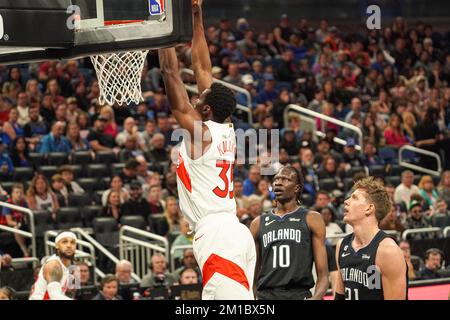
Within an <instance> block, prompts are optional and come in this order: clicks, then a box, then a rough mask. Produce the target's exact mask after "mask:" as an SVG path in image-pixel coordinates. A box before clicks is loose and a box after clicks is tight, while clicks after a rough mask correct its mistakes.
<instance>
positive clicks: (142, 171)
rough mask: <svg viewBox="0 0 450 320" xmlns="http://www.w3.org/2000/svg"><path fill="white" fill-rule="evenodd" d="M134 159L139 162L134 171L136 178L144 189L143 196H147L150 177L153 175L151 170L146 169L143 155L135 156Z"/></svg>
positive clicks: (146, 165) (146, 164)
mask: <svg viewBox="0 0 450 320" xmlns="http://www.w3.org/2000/svg"><path fill="white" fill-rule="evenodd" d="M136 160H137V162H139V166H138V168H137V172H136V180H137V181H139V182H140V183H141V185H142V188H143V191H144V197H145V198H147V195H148V188H149V186H150V179H151V177H152V175H153V172H152V171H150V170H148V163H147V160H145V157H144V156H137V157H136Z"/></svg>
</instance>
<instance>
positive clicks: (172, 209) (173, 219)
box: [164, 197, 182, 233]
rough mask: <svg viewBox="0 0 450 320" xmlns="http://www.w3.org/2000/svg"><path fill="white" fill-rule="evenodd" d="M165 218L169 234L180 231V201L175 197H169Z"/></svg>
mask: <svg viewBox="0 0 450 320" xmlns="http://www.w3.org/2000/svg"><path fill="white" fill-rule="evenodd" d="M164 217H165V218H166V221H167V224H168V227H169V233H172V232H179V231H180V224H181V220H182V217H181V212H180V208H179V207H178V200H177V199H176V198H175V197H167V199H166V208H165V210H164Z"/></svg>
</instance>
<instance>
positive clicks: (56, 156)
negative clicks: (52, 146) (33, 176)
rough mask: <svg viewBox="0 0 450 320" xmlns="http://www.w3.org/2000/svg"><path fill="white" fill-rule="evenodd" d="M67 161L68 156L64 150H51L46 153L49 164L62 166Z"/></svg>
mask: <svg viewBox="0 0 450 320" xmlns="http://www.w3.org/2000/svg"><path fill="white" fill-rule="evenodd" d="M67 163H69V157H68V155H67V153H65V152H52V153H49V154H48V164H49V165H51V166H58V167H59V166H62V165H64V164H67Z"/></svg>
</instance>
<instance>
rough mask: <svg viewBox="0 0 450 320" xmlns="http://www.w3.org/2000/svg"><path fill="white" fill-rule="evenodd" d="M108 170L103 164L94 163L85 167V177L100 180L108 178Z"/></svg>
mask: <svg viewBox="0 0 450 320" xmlns="http://www.w3.org/2000/svg"><path fill="white" fill-rule="evenodd" d="M109 172H110V170H109V168H108V166H107V165H106V164H104V163H95V164H90V165H88V166H87V176H88V177H89V178H102V177H106V176H109Z"/></svg>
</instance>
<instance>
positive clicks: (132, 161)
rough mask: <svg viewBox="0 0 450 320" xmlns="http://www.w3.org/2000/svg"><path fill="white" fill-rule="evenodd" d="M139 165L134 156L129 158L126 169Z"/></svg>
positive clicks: (135, 167)
mask: <svg viewBox="0 0 450 320" xmlns="http://www.w3.org/2000/svg"><path fill="white" fill-rule="evenodd" d="M138 167H139V162H138V161H137V160H136V159H134V158H132V159H129V160H128V161H127V162H126V163H125V169H137V168H138Z"/></svg>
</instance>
